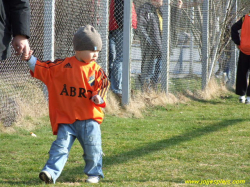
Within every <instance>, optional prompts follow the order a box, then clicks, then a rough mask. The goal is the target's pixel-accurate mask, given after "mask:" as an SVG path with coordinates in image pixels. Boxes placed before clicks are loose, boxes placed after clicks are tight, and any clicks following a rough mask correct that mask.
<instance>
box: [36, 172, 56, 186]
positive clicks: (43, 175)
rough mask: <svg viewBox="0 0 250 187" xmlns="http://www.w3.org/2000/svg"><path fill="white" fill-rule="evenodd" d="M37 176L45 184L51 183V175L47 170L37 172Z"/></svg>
mask: <svg viewBox="0 0 250 187" xmlns="http://www.w3.org/2000/svg"><path fill="white" fill-rule="evenodd" d="M39 178H40V179H41V180H42V181H44V182H45V183H46V184H52V183H53V180H52V177H51V175H50V174H49V172H47V171H41V173H40V174H39Z"/></svg>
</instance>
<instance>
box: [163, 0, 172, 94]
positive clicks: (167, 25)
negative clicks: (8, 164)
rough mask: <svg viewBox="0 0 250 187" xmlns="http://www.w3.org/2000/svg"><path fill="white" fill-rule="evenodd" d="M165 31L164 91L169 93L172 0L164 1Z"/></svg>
mask: <svg viewBox="0 0 250 187" xmlns="http://www.w3.org/2000/svg"><path fill="white" fill-rule="evenodd" d="M162 10H163V16H162V17H163V33H162V47H163V49H162V72H161V76H162V79H161V85H162V91H163V92H165V93H166V94H168V89H169V88H168V79H169V62H170V54H169V52H170V48H169V47H170V42H169V41H170V0H164V1H163V9H162Z"/></svg>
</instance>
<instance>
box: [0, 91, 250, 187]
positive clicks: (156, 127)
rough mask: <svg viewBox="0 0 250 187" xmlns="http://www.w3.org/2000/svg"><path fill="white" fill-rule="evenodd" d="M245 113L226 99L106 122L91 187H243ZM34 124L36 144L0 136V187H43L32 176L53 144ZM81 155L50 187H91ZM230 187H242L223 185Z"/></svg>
mask: <svg viewBox="0 0 250 187" xmlns="http://www.w3.org/2000/svg"><path fill="white" fill-rule="evenodd" d="M249 111H250V105H245V104H240V103H238V98H237V96H235V95H234V94H231V93H229V94H228V95H224V96H223V97H220V98H217V99H214V100H210V101H202V100H200V101H192V102H189V103H186V104H176V105H166V106H164V107H154V108H148V110H147V111H145V112H144V114H145V117H144V118H142V119H135V118H118V117H114V116H106V117H105V120H104V122H103V124H102V125H101V129H102V141H103V151H104V153H105V156H104V158H103V162H104V165H103V171H104V175H105V178H104V179H103V180H102V181H101V183H100V184H97V185H94V186H131V187H133V186H157V187H158V186H208V185H205V184H204V185H198V184H189V185H188V184H185V181H186V180H194V181H195V180H197V181H198V180H203V182H204V181H205V182H208V181H209V180H220V181H223V180H224V181H226V182H228V183H227V185H215V184H214V185H209V186H250V175H249V173H250V152H249V143H250V138H249V135H250V115H249ZM26 120H29V122H30V121H32V119H31V118H28V117H27V118H26ZM34 121H36V124H37V127H36V130H34V131H33V132H34V133H35V134H36V135H37V137H36V138H35V137H32V136H30V134H29V133H30V132H29V131H27V130H26V129H17V132H16V133H12V134H3V133H1V134H0V142H1V146H0V186H4V187H8V186H45V185H44V184H43V183H42V181H40V179H39V178H38V174H39V172H40V170H41V169H42V167H43V166H44V164H45V162H46V160H47V158H48V151H49V148H50V146H51V143H52V142H53V141H54V139H55V138H56V137H55V136H53V135H52V133H51V129H50V125H49V119H48V117H43V118H41V119H39V120H34ZM82 154H83V153H82V149H81V146H80V144H79V142H78V141H76V142H75V144H74V146H73V148H72V150H71V153H70V156H69V159H68V162H67V164H66V166H65V168H64V170H63V172H62V174H61V176H60V177H59V179H58V180H57V183H56V184H55V185H51V186H93V185H91V184H85V183H84V179H86V176H85V175H84V174H83V173H82V171H83V167H84V162H83V159H82ZM229 180H230V181H229ZM233 180H244V181H243V182H245V184H237V185H236V184H235V185H234V184H230V185H229V182H233ZM199 182H200V181H199ZM214 182H215V181H214ZM236 182H237V181H236ZM241 183H242V181H241Z"/></svg>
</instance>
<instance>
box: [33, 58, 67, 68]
mask: <svg viewBox="0 0 250 187" xmlns="http://www.w3.org/2000/svg"><path fill="white" fill-rule="evenodd" d="M64 60H65V59H56V60H55V61H54V62H52V61H49V60H48V61H40V60H38V61H39V62H41V63H45V64H51V63H52V64H54V65H51V66H49V67H45V66H43V65H38V64H36V66H40V67H43V68H48V69H49V68H51V67H53V66H57V65H60V64H62V63H63V62H64Z"/></svg>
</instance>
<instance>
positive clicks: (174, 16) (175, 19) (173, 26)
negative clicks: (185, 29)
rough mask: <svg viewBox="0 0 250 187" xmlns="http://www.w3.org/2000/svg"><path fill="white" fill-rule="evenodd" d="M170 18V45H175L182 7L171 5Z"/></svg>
mask: <svg viewBox="0 0 250 187" xmlns="http://www.w3.org/2000/svg"><path fill="white" fill-rule="evenodd" d="M170 11H171V20H170V31H171V46H172V47H173V46H176V45H177V40H178V33H177V31H178V30H179V28H180V26H181V15H182V9H181V8H178V7H175V6H172V7H171V10H170Z"/></svg>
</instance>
